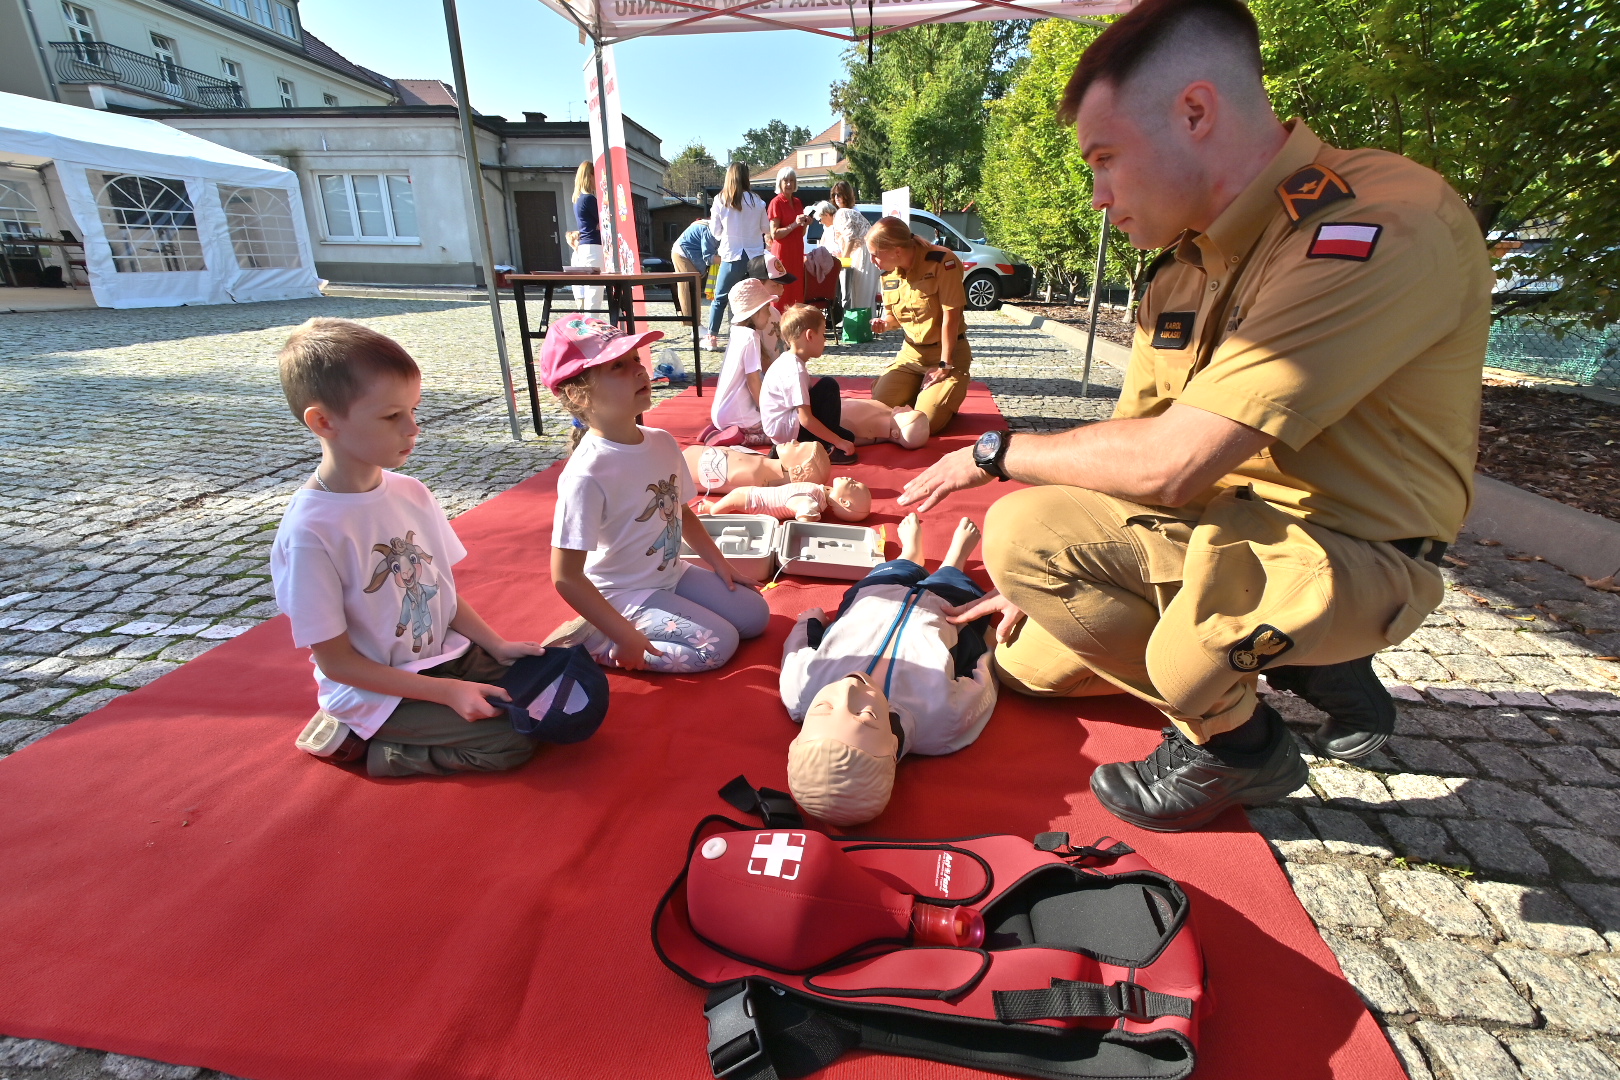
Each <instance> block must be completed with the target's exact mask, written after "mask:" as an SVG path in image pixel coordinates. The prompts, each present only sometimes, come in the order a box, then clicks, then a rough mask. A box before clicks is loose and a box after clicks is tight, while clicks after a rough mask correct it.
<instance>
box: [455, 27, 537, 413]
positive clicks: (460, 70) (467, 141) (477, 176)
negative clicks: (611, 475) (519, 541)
mask: <svg viewBox="0 0 1620 1080" xmlns="http://www.w3.org/2000/svg"><path fill="white" fill-rule="evenodd" d="M444 32H445V37H447V38H448V39H449V42H450V67H451V70H452V71H454V73H455V80H456V114H457V115H458V116H459V117H460V118H461V156H462V157H464V158H466V159H467V182H468V183H469V184H471V185H472V204H473V225H474V227H475V228H476V229H477V230H478V250H479V254H480V256H482V258H483V265H484V288H485V290H486V291H487V292H488V294H489V314H490V319H491V320H492V321H493V322H494V324H495V352H496V354H497V355H498V356H499V357H500V359H501V388H502V389H503V390H504V391H505V393H506V418H507V420H508V421H509V422H510V423H511V425H512V438H513V439H514V440H516V441H518V442H522V441H523V431H522V429H521V428H520V427H519V426H518V415H517V397H516V396H515V395H514V394H513V391H512V363H511V360H509V359H508V358H507V355H506V326H505V324H504V323H503V322H502V321H501V293H500V290H499V289H497V288H496V287H495V255H494V251H493V248H492V246H491V244H490V239H489V214H488V212H487V211H486V210H485V209H484V170H483V169H482V167H480V165H479V162H478V143H477V141H476V140H475V139H474V138H473V123H472V103H471V102H470V101H469V100H468V96H467V64H466V61H465V60H463V59H462V56H461V26H460V24H459V23H458V21H457V20H456V0H444Z"/></svg>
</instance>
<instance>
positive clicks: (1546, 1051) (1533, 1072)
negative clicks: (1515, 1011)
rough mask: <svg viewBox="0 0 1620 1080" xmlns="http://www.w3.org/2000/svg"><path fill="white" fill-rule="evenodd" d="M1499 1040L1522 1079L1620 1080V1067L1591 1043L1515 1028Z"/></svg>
mask: <svg viewBox="0 0 1620 1080" xmlns="http://www.w3.org/2000/svg"><path fill="white" fill-rule="evenodd" d="M1502 1041H1503V1042H1504V1043H1505V1044H1507V1048H1508V1052H1509V1053H1511V1054H1512V1055H1513V1056H1514V1058H1516V1059H1517V1060H1518V1062H1519V1070H1520V1072H1522V1073H1523V1074H1524V1080H1620V1068H1617V1067H1616V1066H1615V1063H1614V1061H1613V1059H1611V1058H1609V1057H1608V1056H1606V1055H1605V1054H1604V1053H1603V1051H1602V1050H1599V1049H1598V1048H1597V1047H1596V1046H1595V1045H1593V1044H1592V1043H1583V1042H1572V1041H1570V1040H1569V1039H1560V1038H1556V1037H1554V1036H1551V1035H1538V1034H1533V1033H1523V1034H1521V1033H1518V1032H1514V1033H1511V1034H1508V1035H1506V1036H1504V1037H1503V1039H1502Z"/></svg>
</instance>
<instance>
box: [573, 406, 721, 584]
mask: <svg viewBox="0 0 1620 1080" xmlns="http://www.w3.org/2000/svg"><path fill="white" fill-rule="evenodd" d="M639 430H640V431H641V435H642V439H641V442H640V443H638V444H636V445H634V446H632V445H630V444H628V443H617V442H610V441H609V440H607V439H604V438H602V437H601V436H600V435H592V434H589V433H587V434H586V435H585V437H584V438H583V439H581V440H580V443H579V445H578V446H576V447H575V448H574V452H573V454H572V455H571V456H570V457H569V459H568V463H567V464H566V465H564V466H563V471H562V475H561V476H559V477H558V478H557V512H556V516H555V517H554V518H553V520H552V526H551V546H552V547H554V548H567V549H568V550H570V551H584V552H587V554H586V556H585V576H586V577H588V578H590V579H591V583H592V584H593V585H595V586H596V587H597V589H599V590H600V591H601V593H602V596H603V597H604V598H605V599H606V600H607V601H608V602H609V603H611V604H612V605H613V606H614V608H615V609H617V610H618V611H619V612H620V614H624V613H626V612H628V611H631V610H633V609H634V608H637V607H639V606H640V605H641V604H642V603H643V602H644V601H645V600H646V599H647V597H648V596H650V595H652V592H653V591H654V590H655V589H673V588H674V587H675V585H676V583H677V582H679V581H680V579H681V574H683V573H684V572H685V571H686V564H685V563H684V562H682V561H681V509H682V508H683V507H684V506H685V505H686V503H687V502H688V500H690V499H692V498H694V497H695V496H696V495H697V490H696V487H695V486H694V485H693V483H692V474H691V473H690V472H688V471H687V468H686V460H685V459H684V458H682V457H681V451H680V447H679V446H677V445H676V443H675V437H674V436H673V435H671V434H670V433H669V432H667V431H662V430H660V429H658V428H647V427H644V428H640V429H639Z"/></svg>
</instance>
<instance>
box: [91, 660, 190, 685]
mask: <svg viewBox="0 0 1620 1080" xmlns="http://www.w3.org/2000/svg"><path fill="white" fill-rule="evenodd" d="M179 666H180V665H179V664H169V663H165V662H164V661H162V660H148V661H146V662H145V663H142V664H136V665H135V666H134V667H132V668H130V669H129V670H128V671H126V672H123V673H122V674H120V675H114V676H113V677H112V678H110V679H108V680H107V681H108V682H110V683H112V684H113V685H114V686H127V687H130V688H132V689H133V688H135V687H138V686H145V685H146V684H147V683H149V682H151V681H152V680H154V679H157V678H159V677H161V676H163V675H167V674H168V673H169V672H171V671H173V670H174V669H175V668H177V667H179Z"/></svg>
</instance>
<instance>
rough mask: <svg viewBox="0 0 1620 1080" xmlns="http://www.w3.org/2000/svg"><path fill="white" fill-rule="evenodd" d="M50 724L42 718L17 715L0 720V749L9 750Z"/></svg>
mask: <svg viewBox="0 0 1620 1080" xmlns="http://www.w3.org/2000/svg"><path fill="white" fill-rule="evenodd" d="M50 726H51V725H50V724H48V723H47V722H45V721H44V720H34V719H30V718H23V717H19V718H17V719H15V720H4V721H0V750H9V749H11V748H12V747H14V746H16V745H17V744H18V743H20V742H25V741H27V740H28V739H29V738H31V737H33V736H35V735H38V734H39V733H40V732H41V731H44V730H45V729H47V728H49V727H50Z"/></svg>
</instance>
